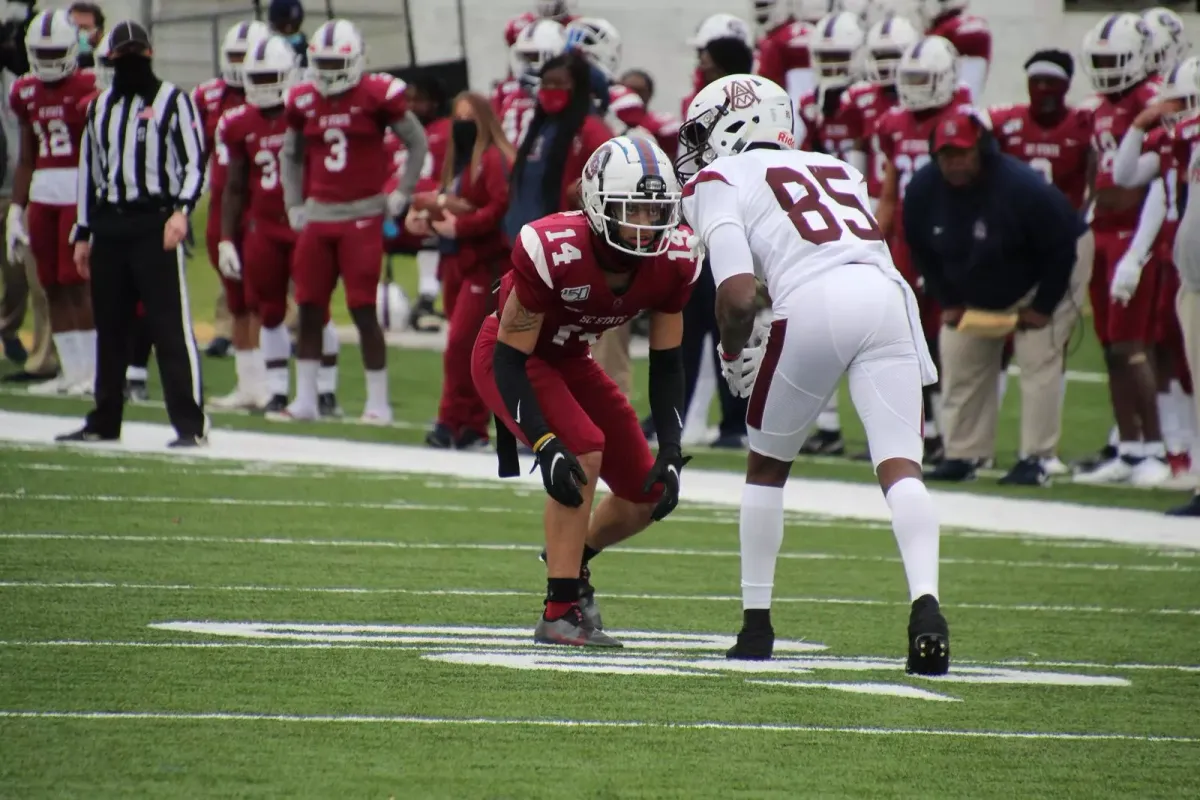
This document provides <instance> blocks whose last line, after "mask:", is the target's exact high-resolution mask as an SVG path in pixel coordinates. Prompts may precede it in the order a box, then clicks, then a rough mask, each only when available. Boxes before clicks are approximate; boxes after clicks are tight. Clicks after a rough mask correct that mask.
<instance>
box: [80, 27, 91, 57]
mask: <svg viewBox="0 0 1200 800" xmlns="http://www.w3.org/2000/svg"><path fill="white" fill-rule="evenodd" d="M79 52H80V53H83V54H85V55H86V54H87V53H90V52H92V42H91V40H90V39H88V32H87V31H80V32H79Z"/></svg>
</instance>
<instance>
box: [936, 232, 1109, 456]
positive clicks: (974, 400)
mask: <svg viewBox="0 0 1200 800" xmlns="http://www.w3.org/2000/svg"><path fill="white" fill-rule="evenodd" d="M1093 248H1094V243H1093V241H1092V239H1091V234H1090V233H1089V234H1088V235H1087V236H1085V237H1083V238H1082V239H1080V242H1079V246H1078V252H1077V256H1078V257H1077V260H1076V262H1075V269H1074V271H1073V272H1072V273H1071V284H1070V288H1069V289H1068V292H1067V295H1066V297H1064V298H1063V300H1062V302H1060V303H1059V304H1058V308H1056V309H1055V310H1054V314H1053V315H1052V317H1051V319H1050V324H1049V325H1047V326H1046V327H1044V328H1042V329H1040V330H1028V331H1018V332H1017V333H1016V335H1015V337H1014V342H1013V345H1014V346H1013V360H1014V362H1015V363H1016V365H1017V367H1018V368H1019V369H1020V370H1021V455H1022V456H1038V457H1041V458H1048V457H1050V456H1053V455H1055V452H1056V451H1057V449H1058V440H1059V438H1060V436H1061V435H1062V406H1063V395H1064V385H1063V371H1064V370H1065V368H1066V347H1067V343H1068V342H1069V341H1070V338H1071V331H1072V329H1073V328H1074V327H1075V323H1076V321H1077V320H1078V319H1079V315H1080V311H1081V310H1082V308H1083V303H1084V299H1085V297H1086V295H1087V286H1088V281H1089V280H1090V278H1091V271H1092V252H1093ZM1032 299H1033V293H1030V295H1029V296H1028V297H1026V298H1025V299H1024V300H1022V301H1021V303H1019V304H1018V306H1017V307H1018V308H1021V307H1025V306H1027V305H1028V304H1029V302H1030V301H1031V300H1032ZM1014 310H1015V309H1014ZM938 343H939V346H940V349H941V356H942V371H941V377H942V425H943V427H944V431H943V435H944V437H945V442H946V458H952V459H983V458H991V457H993V456H994V455H995V453H996V420H997V417H998V415H999V413H1000V398H999V392H998V387H997V379H996V376H997V375H998V374H999V370H1000V361H1001V358H1002V357H1003V353H1004V339H988V338H983V337H979V336H971V335H968V334H963V333H959V332H958V331H956V330H954V329H953V328H950V327H946V326H942V329H941V333H940V334H939V337H938Z"/></svg>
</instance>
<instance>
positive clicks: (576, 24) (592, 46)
mask: <svg viewBox="0 0 1200 800" xmlns="http://www.w3.org/2000/svg"><path fill="white" fill-rule="evenodd" d="M566 34H567V44H566V49H568V50H579V51H580V52H581V53H583V54H584V55H585V56H586V57H587V59H588V61H590V62H592V64H594V65H595V66H596V68H597V69H599V70H600V71H601V72H603V73H604V75H605V77H607V78H608V79H609V80H610V81H614V80H616V79H617V73H618V72H620V70H621V34H620V33H619V32H618V31H617V28H616V26H615V25H613V24H612V23H611V22H609V21H608V20H606V19H597V18H595V17H580V18H579V19H577V20H574V21H573V22H571V24H569V25H567V29H566Z"/></svg>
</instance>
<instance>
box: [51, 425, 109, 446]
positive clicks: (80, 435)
mask: <svg viewBox="0 0 1200 800" xmlns="http://www.w3.org/2000/svg"><path fill="white" fill-rule="evenodd" d="M120 438H121V437H120V436H105V435H104V434H102V433H96V432H95V431H89V430H88V429H87V428H80V429H79V430H77V431H71V432H70V433H60V434H59V435H58V436H55V437H54V441H56V442H82V443H85V444H95V443H96V442H116V441H119V440H120Z"/></svg>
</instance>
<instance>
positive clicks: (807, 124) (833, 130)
mask: <svg viewBox="0 0 1200 800" xmlns="http://www.w3.org/2000/svg"><path fill="white" fill-rule="evenodd" d="M846 91H847V90H842V91H840V92H838V93H837V94H836V95H831V94H830V91H829V90H826V91H824V92H822V91H821V90H820V89H814V90H813V91H811V92H808V93H807V94H805V95H804V96H803V97H802V98H800V103H799V105H798V106H797V108H798V110H799V113H800V119H802V120H803V121H804V139H803V141H800V142H797V145H796V149H797V150H808V151H810V152H813V153H825V154H827V155H831V156H837V157H838V158H843V157H844V156H845V155H846V153H847V152H848V151H850V150H853V149H854V145H855V140H854V138H853V137H851V136H850V130H851V128H850V125H849V123H848V121H847V119H846V117H845V116H844V115H843V113H842V103H841V98H842V97H843V96H844V95H845V94H846Z"/></svg>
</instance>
